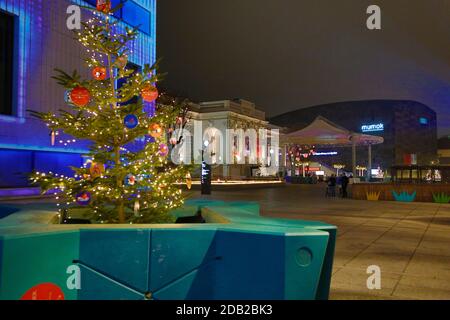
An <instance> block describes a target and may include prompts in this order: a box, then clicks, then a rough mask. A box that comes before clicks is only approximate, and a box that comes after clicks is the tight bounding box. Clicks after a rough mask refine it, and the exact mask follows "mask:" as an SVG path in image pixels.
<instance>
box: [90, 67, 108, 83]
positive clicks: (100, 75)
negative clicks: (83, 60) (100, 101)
mask: <svg viewBox="0 0 450 320" xmlns="http://www.w3.org/2000/svg"><path fill="white" fill-rule="evenodd" d="M92 76H93V77H94V79H95V80H105V79H106V68H105V67H95V68H94V69H92Z"/></svg>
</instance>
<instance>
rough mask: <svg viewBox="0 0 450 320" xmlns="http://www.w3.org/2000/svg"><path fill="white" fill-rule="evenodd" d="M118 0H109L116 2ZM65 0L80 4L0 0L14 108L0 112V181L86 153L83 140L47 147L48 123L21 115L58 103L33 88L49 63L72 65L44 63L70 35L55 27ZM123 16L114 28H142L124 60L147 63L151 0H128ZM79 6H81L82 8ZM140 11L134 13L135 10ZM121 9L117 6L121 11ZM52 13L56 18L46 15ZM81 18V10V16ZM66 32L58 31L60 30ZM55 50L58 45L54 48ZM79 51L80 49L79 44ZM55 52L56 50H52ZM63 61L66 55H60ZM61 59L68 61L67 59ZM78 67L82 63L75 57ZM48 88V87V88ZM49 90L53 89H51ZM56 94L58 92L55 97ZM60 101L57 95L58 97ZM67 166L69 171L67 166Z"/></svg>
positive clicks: (58, 168) (64, 164)
mask: <svg viewBox="0 0 450 320" xmlns="http://www.w3.org/2000/svg"><path fill="white" fill-rule="evenodd" d="M119 1H120V0H113V2H115V3H118V2H119ZM90 2H92V1H90ZM70 4H78V5H82V6H86V5H87V2H85V1H83V0H23V1H15V0H12V1H11V0H0V10H2V11H5V12H7V13H9V14H12V15H14V17H15V20H16V27H15V44H14V46H15V48H14V50H15V54H14V64H15V68H14V74H15V79H14V81H15V88H14V91H15V92H14V105H13V110H14V114H13V115H12V116H9V115H0V164H1V166H0V186H1V187H23V186H26V185H27V184H28V179H27V175H28V174H29V172H31V171H32V170H42V171H48V170H47V169H51V168H54V170H51V171H53V172H60V173H64V174H68V172H69V171H70V169H68V166H69V165H74V166H80V165H81V164H82V155H83V154H85V153H87V152H88V150H87V149H86V148H87V146H86V143H83V142H82V141H77V142H76V143H75V144H74V145H73V146H70V147H67V148H64V147H53V146H51V145H50V138H48V136H49V134H48V128H46V127H45V126H43V125H42V126H40V125H38V124H37V123H36V121H34V120H30V119H29V118H28V117H27V109H33V110H37V111H43V112H45V111H54V110H55V109H57V108H59V107H61V106H60V105H54V104H53V103H52V104H50V103H49V102H48V101H46V100H45V96H44V99H41V96H40V95H36V96H34V94H35V93H36V92H43V91H44V90H45V89H47V88H46V87H43V86H44V85H43V84H41V83H43V82H42V81H41V75H43V76H47V75H48V77H49V78H50V75H51V70H52V69H53V67H60V68H62V69H65V68H68V67H70V68H73V65H72V64H69V63H68V64H67V65H64V64H63V65H58V66H50V63H49V62H50V61H52V60H51V57H50V56H46V54H47V53H46V52H47V50H49V49H48V48H60V49H57V50H58V51H57V54H58V55H59V54H61V55H64V54H66V53H65V51H64V50H65V45H64V41H73V39H72V37H71V36H70V35H71V32H70V31H68V30H61V29H58V28H60V26H62V25H64V26H65V23H64V22H65V20H64V19H65V16H66V7H67V6H69V5H70ZM127 6H128V9H127V10H128V11H125V16H126V17H125V18H126V19H128V20H133V21H128V23H125V22H120V23H119V24H118V27H117V29H116V31H117V32H125V27H127V26H128V27H130V25H133V24H134V25H136V24H142V27H141V28H143V29H144V30H143V31H144V32H142V31H141V32H139V34H138V38H137V39H136V40H135V41H134V42H133V43H132V44H130V50H131V52H130V54H129V56H128V60H129V61H130V62H132V63H134V64H136V65H139V66H143V65H144V64H146V63H148V64H152V63H154V62H155V61H156V41H155V35H156V0H129V1H128V2H127ZM82 12H83V11H82ZM140 12H142V13H143V14H142V15H140V14H139V13H140ZM123 14H124V12H122V17H123ZM55 15H58V19H56V20H54V21H53V20H52V19H53V18H54V17H55ZM86 18H87V14H86V13H82V20H83V21H85V20H86ZM44 28H45V30H44ZM64 33H65V34H67V35H68V36H67V37H63V36H62V35H63V34H64ZM59 50H61V51H59ZM79 50H80V52H81V51H83V50H84V49H83V48H82V47H81V46H80V48H79ZM52 52H56V51H52ZM63 61H66V60H63ZM67 61H69V62H70V59H68V60H67ZM77 68H78V69H79V70H82V69H83V68H85V65H84V62H83V61H82V60H80V62H79V66H77ZM36 76H37V78H34V77H36ZM50 91H51V90H50ZM52 93H54V92H52ZM61 100H62V98H61ZM61 103H63V100H62V101H61ZM146 108H147V109H148V110H147V111H148V112H149V113H153V112H154V105H151V106H146ZM68 170H69V171H68Z"/></svg>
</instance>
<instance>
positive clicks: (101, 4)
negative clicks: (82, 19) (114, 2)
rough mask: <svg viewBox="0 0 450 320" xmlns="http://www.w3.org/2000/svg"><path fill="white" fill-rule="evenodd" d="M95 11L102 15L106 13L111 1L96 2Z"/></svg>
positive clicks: (98, 0)
mask: <svg viewBox="0 0 450 320" xmlns="http://www.w3.org/2000/svg"><path fill="white" fill-rule="evenodd" d="M97 10H98V11H101V12H103V13H108V12H109V11H110V10H111V1H110V0H97Z"/></svg>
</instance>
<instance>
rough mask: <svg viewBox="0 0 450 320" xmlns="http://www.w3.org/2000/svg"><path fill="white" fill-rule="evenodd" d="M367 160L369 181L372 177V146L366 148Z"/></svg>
mask: <svg viewBox="0 0 450 320" xmlns="http://www.w3.org/2000/svg"><path fill="white" fill-rule="evenodd" d="M368 154H369V159H368V161H367V180H368V181H370V177H371V176H372V145H371V144H369V147H368Z"/></svg>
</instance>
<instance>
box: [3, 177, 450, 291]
mask: <svg viewBox="0 0 450 320" xmlns="http://www.w3.org/2000/svg"><path fill="white" fill-rule="evenodd" d="M199 193H200V191H192V192H191V197H192V198H199V197H200V195H199ZM324 195H325V186H324V185H286V186H280V187H276V188H261V189H247V190H242V189H240V190H235V191H230V190H226V191H225V190H221V191H218V190H213V194H212V195H211V196H208V198H210V199H217V200H229V201H232V200H242V201H257V202H259V203H260V204H261V209H262V214H263V215H265V216H272V217H280V218H289V219H305V220H318V221H323V222H327V223H330V224H333V225H336V226H337V227H338V236H337V243H336V254H335V260H334V268H333V278H332V283H331V294H330V298H331V299H450V204H446V205H440V204H434V203H418V202H416V203H400V202H388V201H362V200H351V199H340V198H334V199H333V198H331V199H330V198H325V196H324ZM14 202H15V203H22V204H30V203H33V204H34V205H37V206H39V205H40V204H39V203H41V204H42V205H44V204H45V203H48V202H49V199H41V200H36V199H27V200H22V201H14ZM47 215H48V212H47ZM12 218H14V217H8V218H5V219H2V220H5V223H6V222H7V221H6V220H8V221H12V222H11V223H14V224H17V223H20V222H23V221H26V222H30V221H31V222H37V221H41V220H43V221H44V220H45V221H48V220H49V219H50V218H51V217H50V216H46V215H44V214H41V215H36V214H33V215H25V214H24V215H17V218H16V219H15V220H14V219H12ZM35 220H36V221H35ZM371 265H377V266H379V267H380V268H381V289H379V290H377V289H374V290H369V289H368V288H367V285H366V281H367V278H368V276H369V274H367V272H366V271H367V267H368V266H371Z"/></svg>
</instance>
